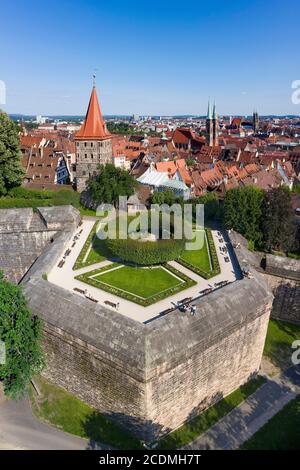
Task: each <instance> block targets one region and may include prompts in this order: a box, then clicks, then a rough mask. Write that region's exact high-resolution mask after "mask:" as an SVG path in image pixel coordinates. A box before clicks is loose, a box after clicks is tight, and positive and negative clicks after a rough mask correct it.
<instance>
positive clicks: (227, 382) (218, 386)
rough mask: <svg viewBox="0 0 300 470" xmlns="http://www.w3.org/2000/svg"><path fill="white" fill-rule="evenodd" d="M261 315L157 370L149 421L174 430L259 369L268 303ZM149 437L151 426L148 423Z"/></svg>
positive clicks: (163, 430) (149, 394) (150, 392)
mask: <svg viewBox="0 0 300 470" xmlns="http://www.w3.org/2000/svg"><path fill="white" fill-rule="evenodd" d="M262 310H263V311H262V316H259V317H256V318H255V319H254V320H253V321H250V322H249V323H247V324H246V325H243V326H239V327H235V328H233V330H232V331H231V332H230V333H229V332H228V336H226V338H223V339H221V340H220V341H218V342H216V343H215V344H213V345H210V344H209V341H208V342H207V347H206V349H205V350H204V351H199V350H198V351H197V350H195V352H194V354H193V355H192V356H191V357H190V358H189V359H188V360H182V362H181V363H180V364H178V365H177V366H176V367H175V368H172V369H170V370H168V371H165V370H164V369H165V365H164V366H162V367H161V368H160V370H158V371H157V374H156V376H155V377H154V378H153V379H152V380H151V382H150V383H149V385H148V399H149V413H150V416H151V419H150V421H151V422H154V423H156V427H158V429H159V430H160V426H161V430H160V431H162V432H165V431H169V430H173V429H175V428H177V427H179V426H180V425H182V424H183V423H184V422H186V421H188V420H190V419H192V418H194V417H195V416H197V415H198V414H199V413H200V412H201V411H203V410H205V409H206V408H208V407H209V406H211V405H213V404H214V403H216V402H218V401H219V400H221V399H222V398H224V397H225V396H227V395H229V394H230V393H231V392H233V391H234V390H236V389H237V388H238V387H239V386H240V385H242V384H244V383H246V382H247V381H248V380H249V379H250V378H251V377H253V376H255V374H256V373H257V372H258V371H259V367H260V362H261V357H262V353H263V348H264V342H265V337H266V332H267V327H268V322H269V312H270V305H267V306H265V307H263V308H262ZM147 431H148V432H149V435H150V436H151V433H152V432H153V429H151V426H150V425H149V426H148V429H147Z"/></svg>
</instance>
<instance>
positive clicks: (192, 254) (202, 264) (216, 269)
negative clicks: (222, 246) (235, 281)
mask: <svg viewBox="0 0 300 470" xmlns="http://www.w3.org/2000/svg"><path fill="white" fill-rule="evenodd" d="M205 231H206V236H207V241H206V239H205V238H203V239H201V238H200V242H201V241H202V244H203V246H202V247H201V248H200V249H197V250H185V251H184V252H183V254H182V255H181V257H180V258H179V259H178V260H177V261H178V262H179V263H180V264H182V265H183V266H185V267H186V268H188V269H190V270H191V271H194V272H195V273H196V274H199V276H202V277H204V278H205V279H210V278H211V277H213V276H216V275H217V274H219V273H220V265H219V261H218V256H217V253H216V248H215V244H214V240H213V237H212V233H211V231H210V230H209V229H206V230H205ZM202 232H203V231H202ZM203 233H204V232H203ZM194 240H195V239H194ZM203 242H204V243H203ZM210 259H211V263H210ZM211 264H212V265H211Z"/></svg>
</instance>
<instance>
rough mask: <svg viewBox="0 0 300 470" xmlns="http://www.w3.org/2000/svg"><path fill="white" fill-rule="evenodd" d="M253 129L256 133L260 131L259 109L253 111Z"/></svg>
mask: <svg viewBox="0 0 300 470" xmlns="http://www.w3.org/2000/svg"><path fill="white" fill-rule="evenodd" d="M253 131H254V134H257V133H258V131H259V116H258V112H257V111H254V112H253Z"/></svg>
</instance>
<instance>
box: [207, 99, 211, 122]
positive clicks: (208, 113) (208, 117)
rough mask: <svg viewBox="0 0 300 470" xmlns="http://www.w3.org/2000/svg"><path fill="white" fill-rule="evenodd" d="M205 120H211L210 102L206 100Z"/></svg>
mask: <svg viewBox="0 0 300 470" xmlns="http://www.w3.org/2000/svg"><path fill="white" fill-rule="evenodd" d="M207 119H212V112H211V106H210V100H208V106H207Z"/></svg>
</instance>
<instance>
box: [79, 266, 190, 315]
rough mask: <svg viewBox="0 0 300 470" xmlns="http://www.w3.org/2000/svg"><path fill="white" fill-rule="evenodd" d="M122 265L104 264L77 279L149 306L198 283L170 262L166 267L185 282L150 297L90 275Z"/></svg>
mask: <svg viewBox="0 0 300 470" xmlns="http://www.w3.org/2000/svg"><path fill="white" fill-rule="evenodd" d="M117 266H120V264H119V263H112V264H110V265H109V266H104V267H103V268H99V269H95V270H93V271H90V272H88V273H84V274H80V275H79V276H76V277H75V279H78V281H81V282H85V283H86V284H89V285H91V286H93V287H96V288H98V289H101V290H104V291H105V292H109V293H110V294H113V295H116V296H118V297H121V298H123V299H126V300H129V301H131V302H134V303H136V304H139V305H142V306H143V307H147V306H149V305H152V304H154V303H156V302H159V301H160V300H163V299H165V298H166V297H170V296H171V295H175V294H177V293H178V292H181V291H182V290H185V289H188V288H189V287H192V286H194V285H195V284H196V282H195V281H193V279H190V278H189V277H188V276H186V275H185V274H183V273H182V272H180V271H178V270H177V269H175V268H173V266H170V265H169V264H165V265H164V267H165V268H166V269H167V270H168V271H170V272H171V273H173V274H175V275H176V276H178V277H179V278H180V279H182V280H183V281H184V282H183V283H182V284H179V285H177V286H175V287H170V289H167V290H166V291H163V292H159V293H158V294H155V295H152V296H151V297H148V298H147V299H142V298H140V297H137V296H136V295H134V294H131V293H130V292H125V291H122V290H121V289H118V288H117V287H113V286H109V285H107V284H104V283H102V282H101V281H99V279H98V280H97V281H96V280H95V279H91V278H90V276H93V275H95V274H99V273H101V272H105V271H107V270H109V269H111V268H113V267H117Z"/></svg>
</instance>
